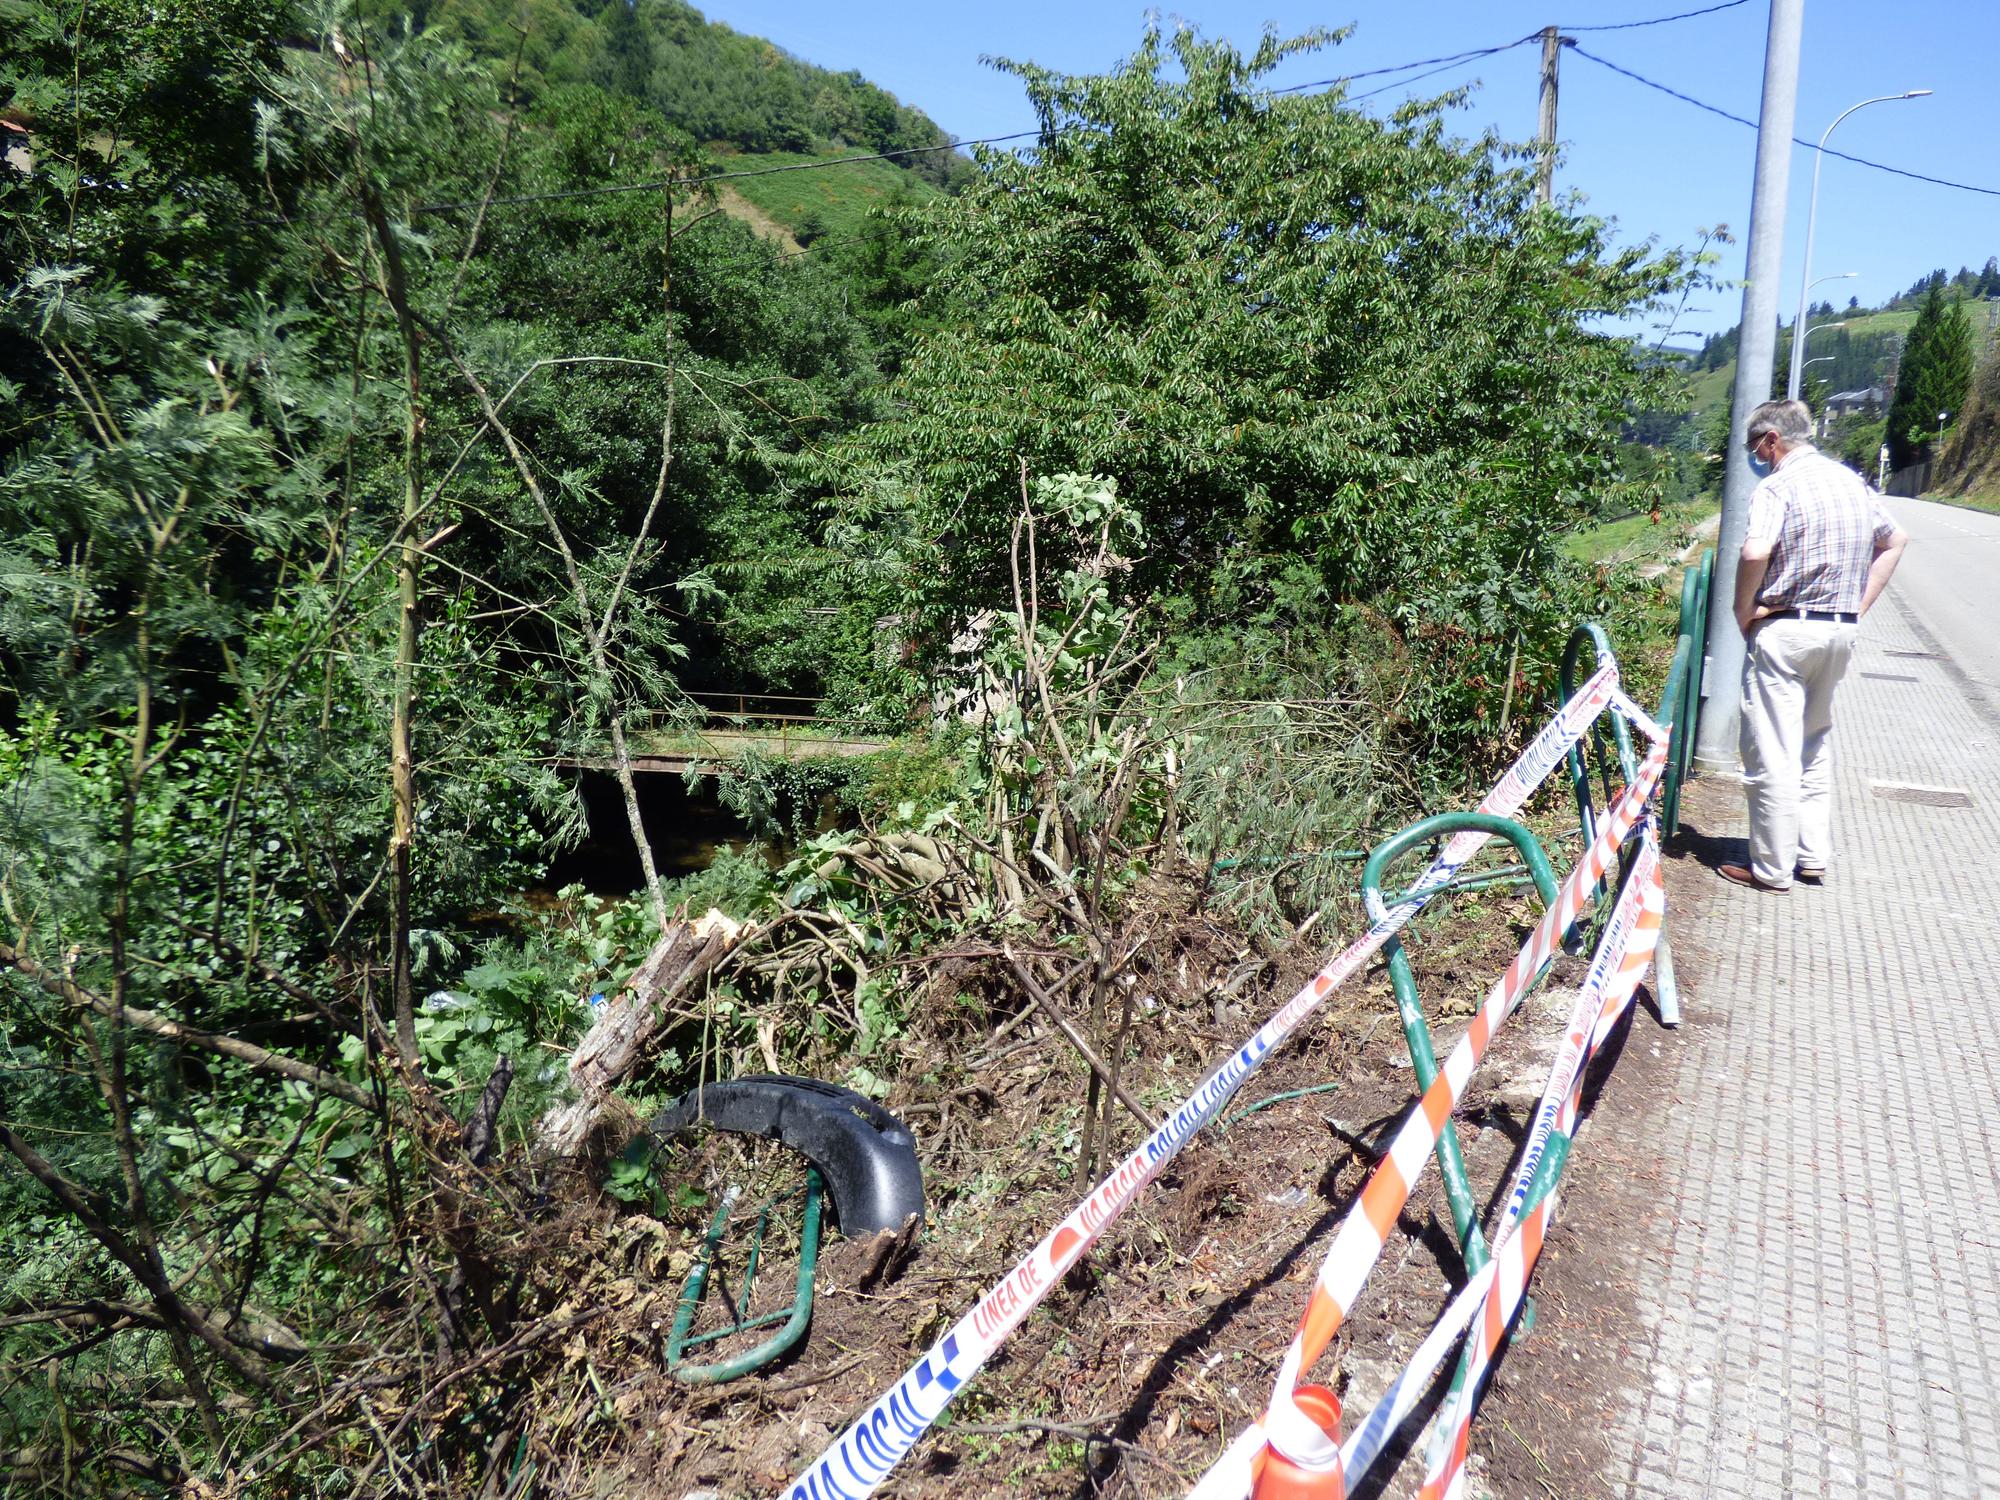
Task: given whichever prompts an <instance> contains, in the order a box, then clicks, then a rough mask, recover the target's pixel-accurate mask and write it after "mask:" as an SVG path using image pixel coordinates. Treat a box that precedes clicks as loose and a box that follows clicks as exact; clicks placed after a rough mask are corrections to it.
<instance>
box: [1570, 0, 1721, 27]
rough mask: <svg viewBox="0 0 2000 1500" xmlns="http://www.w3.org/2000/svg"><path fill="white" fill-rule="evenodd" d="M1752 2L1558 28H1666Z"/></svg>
mask: <svg viewBox="0 0 2000 1500" xmlns="http://www.w3.org/2000/svg"><path fill="white" fill-rule="evenodd" d="M1749 3H1750V0H1723V3H1722V4H1720V5H1711V6H1708V7H1706V8H1705V9H1702V10H1684V11H1682V12H1681V13H1680V14H1679V15H1673V16H1655V17H1653V19H1652V20H1650V21H1617V22H1611V23H1607V24H1605V25H1602V26H1558V27H1557V28H1556V29H1557V30H1558V31H1637V30H1638V29H1639V28H1640V27H1641V26H1664V25H1666V24H1667V23H1668V22H1669V21H1691V20H1693V19H1694V18H1695V17H1696V16H1712V15H1714V14H1715V13H1716V12H1717V11H1719V10H1734V9H1736V7H1737V6H1739V5H1748V4H1749Z"/></svg>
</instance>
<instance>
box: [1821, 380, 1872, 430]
mask: <svg viewBox="0 0 2000 1500" xmlns="http://www.w3.org/2000/svg"><path fill="white" fill-rule="evenodd" d="M1888 405H1889V393H1888V391H1886V390H1884V389H1883V388H1882V387H1881V386H1879V385H1871V386H1867V387H1865V388H1863V389H1861V390H1858V391H1835V392H1834V393H1833V394H1832V395H1831V396H1828V397H1827V398H1826V405H1825V406H1823V407H1822V408H1821V409H1820V414H1819V436H1821V437H1825V436H1826V430H1827V428H1829V427H1831V426H1832V425H1833V424H1834V423H1835V422H1838V421H1841V420H1842V419H1844V418H1847V417H1852V416H1855V415H1857V414H1858V415H1860V416H1862V417H1864V418H1867V419H1869V420H1871V421H1872V420H1873V419H1874V418H1876V417H1879V416H1881V415H1882V413H1883V411H1884V409H1885V408H1887V406H1888Z"/></svg>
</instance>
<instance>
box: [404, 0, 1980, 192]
mask: <svg viewBox="0 0 2000 1500" xmlns="http://www.w3.org/2000/svg"><path fill="white" fill-rule="evenodd" d="M1748 3H1749V0H1723V3H1722V4H1720V5H1711V6H1708V7H1706V8H1705V9H1702V10H1687V11H1680V12H1678V13H1676V14H1674V15H1670V16H1654V17H1652V18H1651V19H1650V20H1644V21H1623V22H1619V23H1616V24H1610V25H1603V26H1564V27H1561V28H1560V29H1561V30H1563V31H1629V30H1632V29H1634V28H1636V27H1641V26H1664V25H1666V24H1667V23H1668V22H1670V21H1685V20H1688V19H1690V18H1692V17H1695V16H1706V15H1712V14H1714V13H1715V12H1717V11H1723V10H1733V9H1735V8H1736V7H1737V6H1739V5H1747V4H1748ZM1541 34H1542V33H1541V32H1540V31H1531V32H1529V33H1528V34H1527V35H1526V36H1523V37H1517V38H1516V39H1515V40H1513V41H1511V42H1500V43H1497V44H1496V45H1494V46H1491V47H1471V48H1468V49H1466V50H1465V51H1463V52H1453V53H1448V54H1445V55H1443V56H1440V57H1424V58H1419V59H1417V60H1416V61H1415V62H1407V63H1397V64H1394V65H1393V66H1390V67H1384V68H1363V69H1360V70H1358V71H1356V72H1353V73H1343V74H1341V75H1340V76H1338V77H1336V78H1320V79H1315V80H1313V81H1312V82H1310V83H1295V84H1292V85H1290V86H1289V87H1286V88H1281V89H1272V90H1270V91H1269V92H1270V93H1271V94H1272V95H1280V94H1303V93H1307V92H1309V91H1311V90H1313V89H1330V88H1335V87H1338V86H1340V85H1342V84H1348V83H1353V82H1355V81H1357V80H1359V79H1363V78H1383V77H1387V76H1389V75H1391V74H1397V73H1409V72H1413V71H1415V70H1416V69H1419V68H1425V69H1429V71H1428V72H1424V73H1419V74H1418V75H1417V77H1416V78H1409V79H1402V80H1399V81H1398V82H1396V83H1391V84H1387V85H1385V86H1384V87H1382V88H1377V89H1371V90H1369V91H1368V92H1367V93H1364V94H1355V95H1352V96H1350V97H1349V98H1348V99H1347V100H1346V101H1345V102H1347V103H1350V104H1355V103H1359V102H1360V101H1361V100H1363V99H1372V98H1374V97H1375V96H1376V95H1377V94H1382V93H1387V92H1388V91H1389V90H1390V89H1394V88H1400V87H1402V86H1403V84H1405V83H1416V82H1419V81H1421V80H1422V79H1424V78H1429V77H1431V76H1432V75H1433V74H1436V73H1441V72H1444V71H1446V70H1447V69H1449V68H1452V67H1455V66H1456V65H1458V64H1459V63H1464V62H1472V61H1475V60H1476V59H1478V58H1482V57H1497V56H1498V55H1499V54H1501V53H1503V52H1511V51H1513V50H1514V49H1515V48H1516V47H1521V46H1525V45H1526V44H1527V43H1529V42H1532V41H1536V40H1538V39H1539V38H1540V36H1541ZM1568 45H1569V46H1572V47H1575V50H1576V51H1577V52H1578V53H1579V54H1581V55H1582V56H1585V57H1589V58H1590V60H1591V61H1592V62H1597V63H1603V64H1604V66H1606V67H1610V68H1614V69H1616V70H1617V71H1618V72H1624V71H1626V70H1625V69H1623V68H1618V66H1617V64H1615V63H1609V62H1605V60H1604V59H1603V58H1600V57H1593V56H1591V54H1590V53H1587V52H1584V51H1583V49H1582V48H1581V47H1576V46H1575V43H1574V42H1569V43H1568ZM1632 76H1633V77H1635V78H1636V77H1638V75H1637V74H1633V75H1632ZM1639 81H1640V82H1641V83H1647V84H1651V86H1652V87H1654V88H1664V87H1665V86H1664V85H1661V84H1652V83H1651V80H1650V79H1643V78H1641V79H1640V80H1639ZM1666 92H1668V93H1673V92H1674V91H1673V90H1671V89H1667V90H1666ZM1676 97H1678V98H1684V99H1685V98H1687V96H1686V95H1676ZM1688 102H1689V103H1692V104H1700V101H1699V100H1694V99H1690V100H1688ZM1701 107H1702V108H1704V109H1710V110H1712V112H1713V113H1716V114H1720V115H1724V116H1725V118H1728V119H1736V118H1737V117H1736V116H1734V115H1729V114H1728V113H1727V111H1724V110H1719V109H1714V107H1713V106H1711V105H1701ZM1050 133H1051V132H1047V131H1042V130H1016V131H1011V132H1009V133H1007V134H1005V135H987V136H973V137H969V138H967V139H964V140H956V141H944V142H940V143H939V144H937V145H932V146H908V147H904V148H901V149H899V150H895V151H875V152H870V153H867V154H865V155H857V156H836V157H829V158H826V159H823V160H819V161H803V162H791V163H788V164H786V165H784V166H777V167H746V168H743V169H741V170H739V171H734V172H705V173H701V174H698V175H695V176H687V177H659V178H652V179H649V180H647V181H644V182H626V183H618V184H614V185H611V186H606V187H592V188H568V189H556V190H552V191H549V192H543V193H515V194H510V195H507V196H505V197H497V198H493V199H490V200H488V204H487V206H488V207H491V208H498V207H502V206H506V205H512V204H519V203H551V202H558V201H561V200H564V199H569V198H605V197H612V196H615V195H617V194H620V193H656V192H659V191H661V190H662V189H665V188H676V187H700V186H702V185H704V184H706V183H711V182H729V181H734V180H737V179H741V178H746V177H769V176H772V175H775V174H777V173H780V172H816V171H821V170H823V169H825V168H828V167H845V166H853V165H857V164H859V163H862V162H871V161H901V160H903V159H904V158H906V157H914V156H931V155H935V154H936V153H938V152H940V151H956V150H958V149H959V148H960V147H963V146H997V145H1000V144H1003V143H1004V142H1007V141H1021V140H1027V139H1029V138H1031V137H1042V136H1046V135H1048V134H1050ZM1058 133H1059V132H1058ZM1831 154H1832V155H1836V156H1837V155H1839V154H1840V153H1839V152H1833V153H1831ZM1856 159H1857V160H1858V158H1856ZM1868 165H1870V166H1874V165H1878V163H1873V162H1871V163H1868ZM1885 170H1888V171H1895V170H1897V169H1896V168H1893V167H1890V168H1886V169H1885ZM1903 175H1905V176H1916V175H1918V174H1915V173H1905V174H1903ZM1924 180H1925V181H1937V180H1938V179H1935V178H1926V179H1924ZM1947 185H1949V186H1958V185H1959V184H1947ZM1974 191H1984V190H1983V189H1974ZM478 207H479V203H478V202H477V201H476V200H470V199H468V200H464V201H461V202H454V203H421V204H418V205H417V206H416V207H415V208H413V209H411V211H410V212H411V214H412V215H416V214H431V213H449V212H454V211H459V210H465V209H476V208H478Z"/></svg>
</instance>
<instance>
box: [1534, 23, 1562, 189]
mask: <svg viewBox="0 0 2000 1500" xmlns="http://www.w3.org/2000/svg"><path fill="white" fill-rule="evenodd" d="M1562 41H1563V39H1562V35H1561V33H1560V32H1559V31H1558V30H1557V29H1556V28H1555V27H1553V26H1544V27H1543V28H1542V115H1541V125H1540V128H1539V129H1537V130H1536V132H1535V145H1536V147H1537V148H1538V151H1539V155H1540V157H1541V164H1540V165H1539V166H1538V167H1537V168H1536V175H1535V201H1536V202H1537V203H1547V202H1548V201H1549V200H1550V199H1552V198H1553V197H1554V196H1555V188H1556V59H1557V58H1559V57H1561V56H1562Z"/></svg>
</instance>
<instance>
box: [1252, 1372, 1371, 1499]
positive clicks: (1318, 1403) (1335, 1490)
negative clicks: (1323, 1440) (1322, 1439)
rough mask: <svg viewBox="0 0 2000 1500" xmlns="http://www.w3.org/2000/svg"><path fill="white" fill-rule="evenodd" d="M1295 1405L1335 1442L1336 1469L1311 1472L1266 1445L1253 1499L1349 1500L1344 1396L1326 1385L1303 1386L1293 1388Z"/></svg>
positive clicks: (1312, 1470) (1274, 1448) (1334, 1463)
mask: <svg viewBox="0 0 2000 1500" xmlns="http://www.w3.org/2000/svg"><path fill="white" fill-rule="evenodd" d="M1292 1402H1293V1404H1294V1405H1295V1406H1297V1407H1298V1409H1299V1410H1300V1411H1302V1412H1304V1413H1305V1414H1306V1415H1307V1416H1308V1417H1310V1418H1311V1419H1312V1421H1313V1425H1315V1426H1316V1427H1318V1428H1319V1430H1320V1431H1321V1432H1324V1433H1325V1434H1326V1435H1327V1437H1328V1438H1329V1439H1330V1440H1331V1441H1332V1443H1333V1467H1332V1468H1330V1469H1308V1468H1306V1467H1305V1466H1304V1465H1302V1464H1300V1463H1298V1462H1297V1461H1295V1460H1293V1459H1290V1458H1287V1457H1286V1456H1285V1455H1284V1454H1282V1453H1280V1452H1279V1451H1278V1450H1277V1448H1276V1447H1275V1446H1273V1445H1270V1444H1266V1445H1265V1448H1264V1466H1263V1468H1262V1469H1261V1470H1260V1471H1259V1472H1258V1475H1257V1483H1256V1486H1255V1488H1254V1489H1253V1490H1252V1491H1251V1497H1252V1500H1346V1496H1347V1476H1346V1475H1345V1474H1344V1473H1342V1472H1341V1467H1340V1397H1338V1396H1336V1395H1334V1393H1333V1392H1332V1391H1330V1390H1328V1389H1327V1388H1326V1387H1325V1386H1323V1385H1301V1386H1297V1387H1294V1388H1293V1391H1292Z"/></svg>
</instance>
